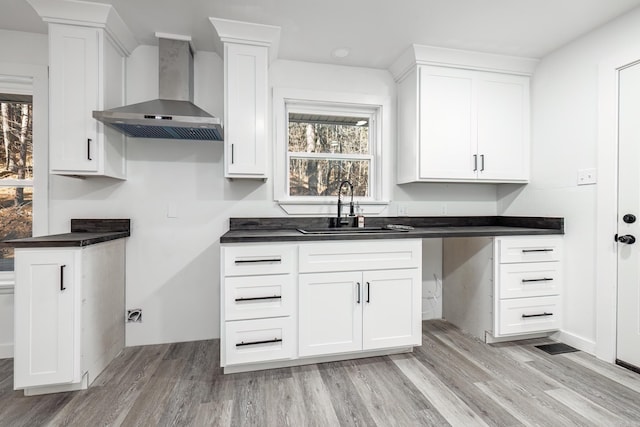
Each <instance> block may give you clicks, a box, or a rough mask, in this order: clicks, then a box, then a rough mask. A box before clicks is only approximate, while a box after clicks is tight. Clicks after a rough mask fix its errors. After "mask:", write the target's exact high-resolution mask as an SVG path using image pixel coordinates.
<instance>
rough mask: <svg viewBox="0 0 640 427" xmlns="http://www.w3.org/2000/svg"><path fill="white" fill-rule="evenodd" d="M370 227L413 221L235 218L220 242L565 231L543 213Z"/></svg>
mask: <svg viewBox="0 0 640 427" xmlns="http://www.w3.org/2000/svg"><path fill="white" fill-rule="evenodd" d="M365 222H366V226H367V227H383V226H386V225H388V224H400V225H409V226H412V227H414V229H413V230H410V231H385V232H382V233H358V232H354V233H349V232H341V233H340V234H303V233H301V232H300V231H298V229H308V228H321V227H327V224H328V218H327V217H315V218H231V219H230V220H229V223H230V230H229V231H228V232H226V233H225V234H223V235H222V236H221V237H220V243H252V242H288V241H295V242H305V241H319V240H369V239H424V238H435V237H473V236H478V237H482V236H524V235H552V234H564V219H563V218H543V217H505V216H476V217H470V216H467V217H367V218H366V219H365Z"/></svg>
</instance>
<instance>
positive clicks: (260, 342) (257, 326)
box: [225, 317, 296, 365]
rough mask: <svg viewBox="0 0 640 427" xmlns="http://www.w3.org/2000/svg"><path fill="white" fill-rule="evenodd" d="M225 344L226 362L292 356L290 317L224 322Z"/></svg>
mask: <svg viewBox="0 0 640 427" xmlns="http://www.w3.org/2000/svg"><path fill="white" fill-rule="evenodd" d="M225 347H226V348H225V356H226V365H236V364H240V363H255V362H266V361H269V360H279V359H291V358H292V357H293V356H294V349H295V347H296V345H295V333H294V328H293V322H292V321H291V318H290V317H277V318H274V319H255V320H238V321H234V322H226V324H225Z"/></svg>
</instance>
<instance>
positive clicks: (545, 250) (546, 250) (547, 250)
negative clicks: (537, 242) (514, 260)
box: [522, 249, 553, 254]
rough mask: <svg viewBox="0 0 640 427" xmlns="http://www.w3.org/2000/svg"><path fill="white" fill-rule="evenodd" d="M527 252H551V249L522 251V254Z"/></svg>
mask: <svg viewBox="0 0 640 427" xmlns="http://www.w3.org/2000/svg"><path fill="white" fill-rule="evenodd" d="M528 252H553V249H523V250H522V253H525V254H526V253H528Z"/></svg>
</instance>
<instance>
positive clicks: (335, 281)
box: [298, 272, 363, 356]
mask: <svg viewBox="0 0 640 427" xmlns="http://www.w3.org/2000/svg"><path fill="white" fill-rule="evenodd" d="M299 292H300V314H299V316H300V320H299V322H300V323H299V325H300V327H299V331H298V333H299V340H298V342H299V354H300V356H315V355H321V354H332V353H345V352H350V351H358V350H361V349H362V301H363V295H362V273H360V272H345V273H313V274H301V275H300V278H299Z"/></svg>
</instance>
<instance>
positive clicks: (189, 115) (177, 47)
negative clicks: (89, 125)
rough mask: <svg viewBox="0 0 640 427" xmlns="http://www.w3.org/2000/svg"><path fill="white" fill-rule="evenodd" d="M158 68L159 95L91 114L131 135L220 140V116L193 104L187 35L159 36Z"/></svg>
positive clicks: (190, 56)
mask: <svg viewBox="0 0 640 427" xmlns="http://www.w3.org/2000/svg"><path fill="white" fill-rule="evenodd" d="M156 35H157V34H156ZM159 70H160V75H159V77H160V78H159V95H160V99H155V100H152V101H145V102H140V103H138V104H131V105H125V106H124V107H117V108H112V109H110V110H105V111H94V112H93V117H94V118H95V119H96V120H99V121H101V122H102V123H104V124H105V125H107V126H110V127H112V128H114V129H116V130H118V131H120V132H122V133H124V134H125V135H127V136H130V137H134V138H165V139H186V140H200V141H222V140H223V139H224V134H223V131H222V124H221V121H220V119H219V118H217V117H213V116H212V115H211V114H209V113H207V112H206V111H204V110H203V109H202V108H200V107H198V106H196V105H194V104H193V52H192V51H191V47H190V45H189V40H188V39H187V40H174V39H169V38H162V37H161V38H159Z"/></svg>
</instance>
